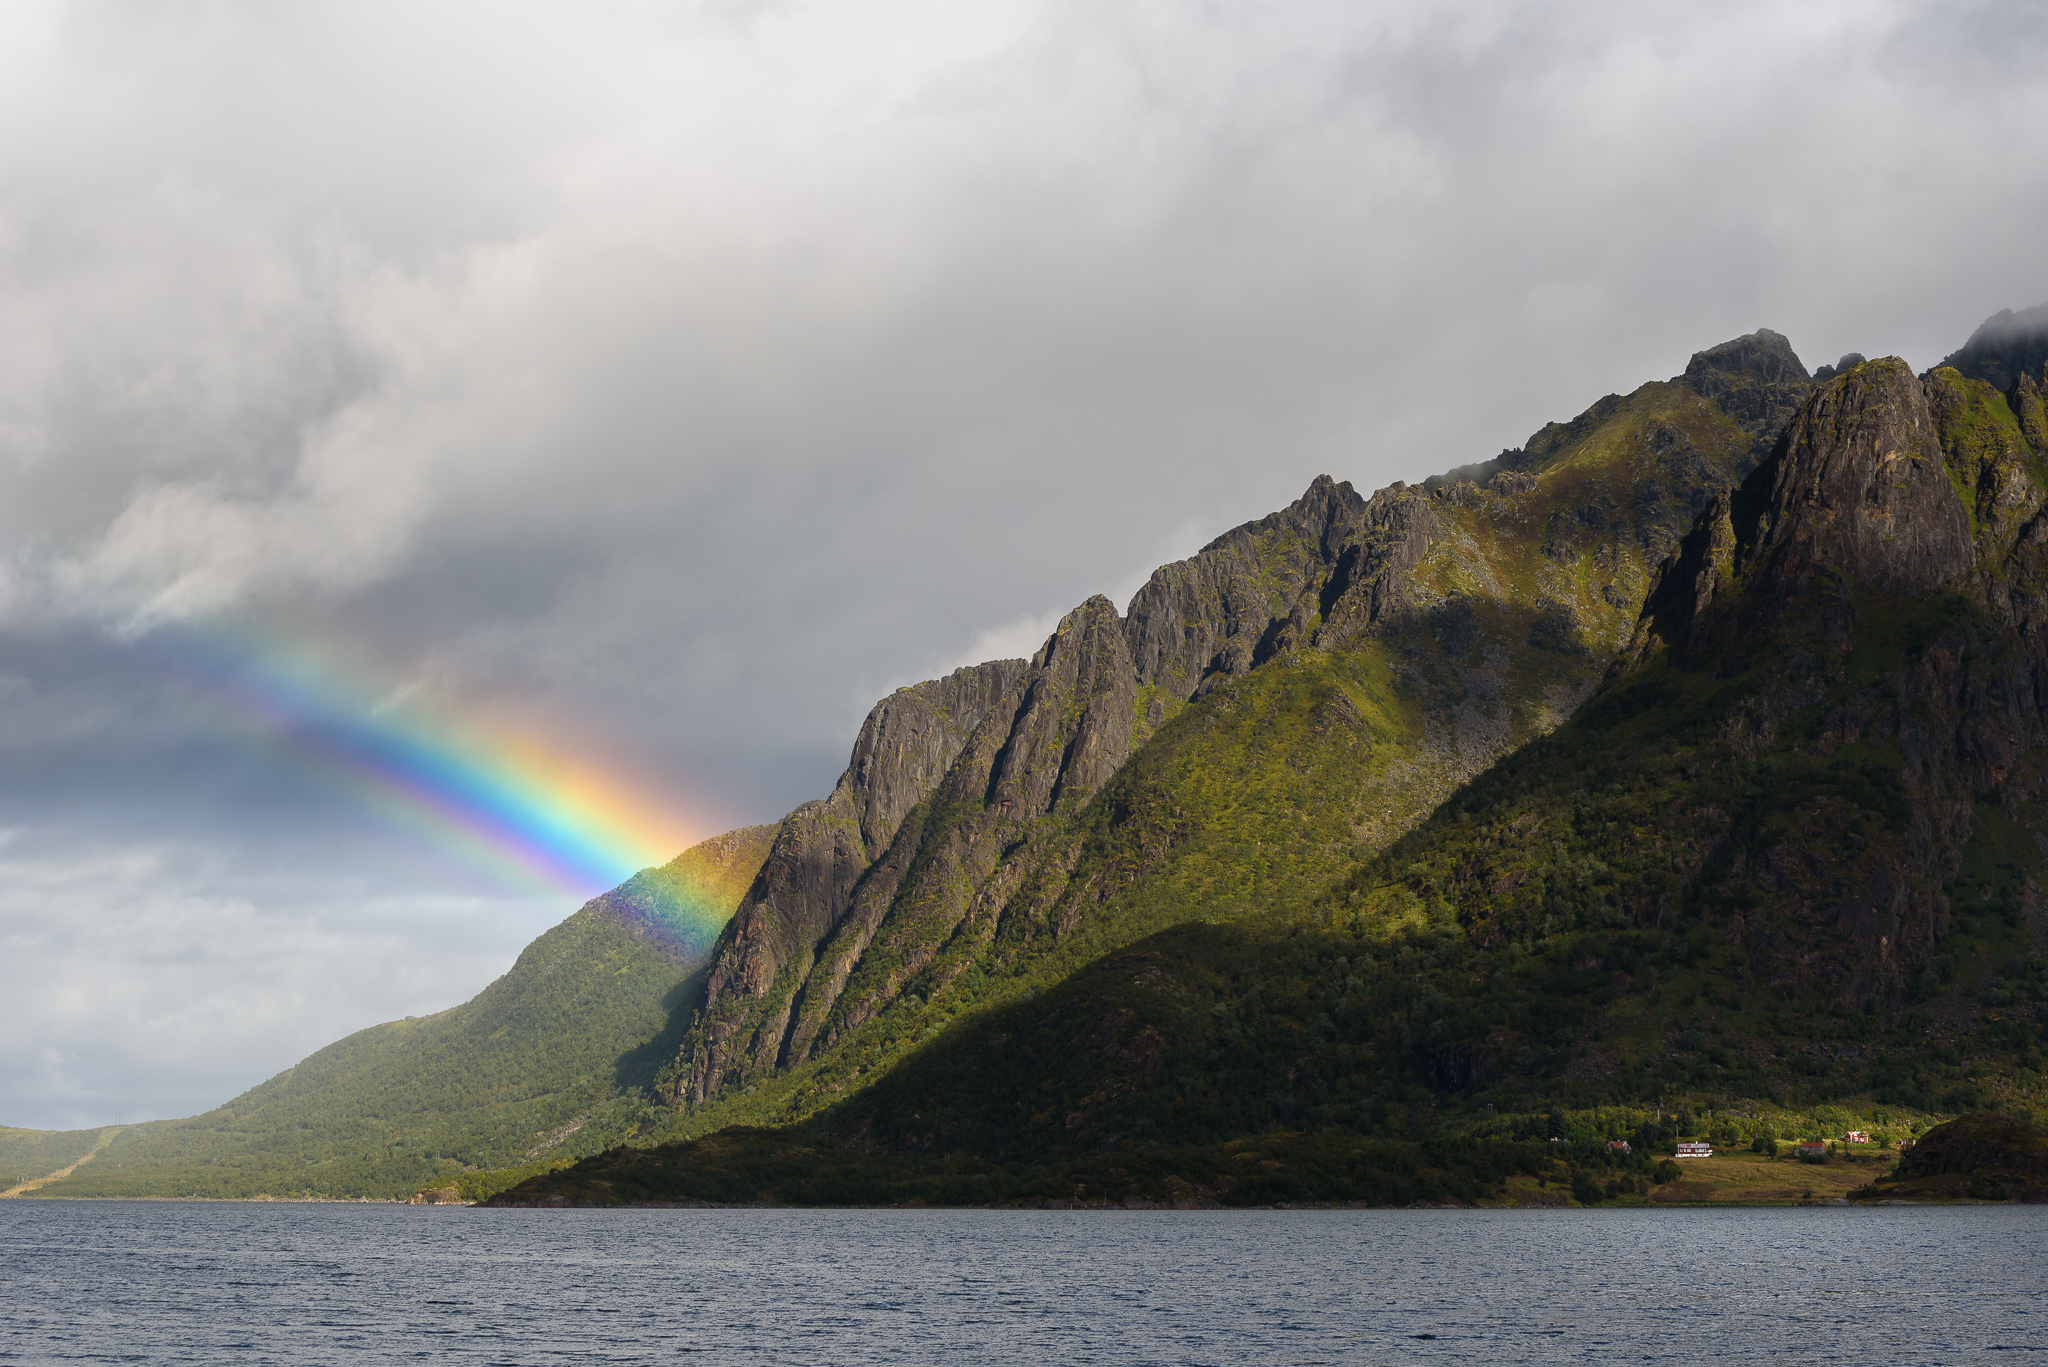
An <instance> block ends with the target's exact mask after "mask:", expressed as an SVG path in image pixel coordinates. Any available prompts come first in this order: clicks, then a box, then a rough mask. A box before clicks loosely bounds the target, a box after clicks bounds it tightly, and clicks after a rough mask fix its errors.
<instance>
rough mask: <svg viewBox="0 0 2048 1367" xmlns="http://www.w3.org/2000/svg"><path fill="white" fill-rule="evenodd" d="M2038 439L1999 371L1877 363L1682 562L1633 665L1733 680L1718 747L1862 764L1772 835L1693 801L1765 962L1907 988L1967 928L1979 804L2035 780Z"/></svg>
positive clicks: (1836, 765)
mask: <svg viewBox="0 0 2048 1367" xmlns="http://www.w3.org/2000/svg"><path fill="white" fill-rule="evenodd" d="M2043 455H2048V451H2042V450H2038V449H2035V448H2033V447H2031V446H2030V444H2029V443H2028V441H2027V440H2026V438H2025V436H2024V434H2023V432H2022V430H2021V427H2020V424H2019V422H2018V421H2017V419H2016V417H2015V415H2014V414H2013V413H2012V412H2011V410H2010V408H2009V406H2008V405H2007V403H2006V401H2005V399H2004V398H2003V396H2001V395H2000V394H1999V393H1998V392H1997V391H1996V390H1995V389H1993V388H1992V387H1991V386H1990V385H1989V384H1987V383H1985V382H1984V381H1981V380H1973V379H1969V378H1966V377H1965V376H1963V375H1961V374H1959V373H1958V372H1957V371H1955V370H1952V369H1947V368H1938V369H1936V370H1933V371H1930V372H1929V373H1928V374H1927V375H1925V376H1917V377H1916V376H1915V375H1914V374H1913V373H1912V372H1911V370H1910V369H1908V368H1907V366H1906V365H1905V364H1904V363H1903V362H1902V361H1899V360H1898V359H1896V358H1888V359H1883V360H1876V361H1869V362H1866V363H1864V364H1862V365H1859V366H1855V367H1853V368H1852V369H1851V370H1849V371H1847V372H1845V373H1843V374H1841V375H1839V376H1837V377H1836V378H1835V379H1833V380H1831V381H1829V382H1828V383H1827V384H1825V385H1824V386H1823V387H1822V388H1821V389H1820V390H1819V391H1818V392H1816V393H1815V394H1814V395H1813V397H1812V398H1811V399H1810V400H1809V401H1808V402H1807V404H1806V405H1805V407H1804V408H1802V409H1801V411H1800V413H1799V415H1798V417H1797V419H1796V420H1795V421H1794V422H1793V424H1792V425H1791V427H1790V428H1789V429H1788V431H1787V432H1786V434H1785V436H1784V438H1783V439H1782V440H1781V442H1780V444H1779V446H1778V448H1777V451H1776V453H1775V454H1774V455H1773V456H1772V458H1771V459H1770V460H1769V461H1768V462H1766V463H1765V465H1764V466H1762V467H1761V468H1759V469H1758V470H1757V472H1756V473H1755V474H1754V475H1752V476H1751V477H1750V478H1749V480H1748V481H1747V482H1746V483H1745V484H1744V485H1743V487H1742V488H1741V489H1740V490H1739V491H1738V492H1737V493H1736V494H1735V495H1734V497H1733V498H1732V499H1729V500H1726V501H1721V502H1717V503H1716V505H1715V506H1714V507H1713V508H1711V509H1710V510H1709V511H1708V513H1707V514H1706V515H1705V516H1703V517H1702V518H1701V520H1700V522H1699V524H1698V525H1697V526H1696V527H1695V528H1694V529H1693V530H1692V532H1690V533H1689V534H1688V536H1687V537H1686V539H1685V541H1684V543H1683V544H1682V545H1681V546H1680V547H1679V549H1678V550H1677V551H1675V552H1674V554H1673V555H1672V557H1671V559H1670V561H1669V562H1668V563H1667V565H1666V567H1665V571H1664V574H1663V576H1662V579H1661V581H1660V583H1659V585H1658V587H1657V589H1656V590H1655V592H1653V594H1652V595H1651V597H1650V600H1649V603H1648V605H1647V607H1646V610H1645V613H1644V616H1643V619H1642V622H1641V624H1640V626H1639V628H1638V631H1637V633H1636V637H1635V640H1634V641H1633V643H1632V645H1631V649H1630V651H1629V653H1628V657H1627V659H1628V662H1629V663H1628V666H1627V668H1625V669H1623V670H1621V671H1619V672H1618V674H1617V679H1618V680H1621V681H1623V682H1626V681H1627V680H1628V678H1629V676H1630V673H1631V672H1634V673H1636V674H1641V673H1642V672H1643V671H1645V670H1651V669H1654V668H1655V667H1657V666H1659V665H1663V666H1668V667H1671V668H1675V669H1678V670H1680V671H1682V672H1684V673H1688V674H1694V675H1698V676H1705V677H1708V678H1712V679H1715V680H1718V681H1721V682H1720V683H1717V684H1716V685H1715V687H1716V696H1717V697H1718V698H1719V699H1720V701H1719V702H1718V703H1717V704H1716V707H1715V710H1714V712H1713V713H1712V715H1713V716H1714V717H1715V720H1714V723H1713V724H1714V728H1715V745H1714V747H1713V751H1714V752H1715V753H1717V754H1721V755H1723V756H1724V757H1732V758H1738V759H1741V760H1743V761H1746V762H1750V763H1756V762H1764V763H1770V764H1793V765H1797V766H1800V767H1811V766H1815V765H1821V766H1832V769H1831V770H1830V771H1829V772H1831V773H1835V774H1837V775H1838V776H1839V775H1841V774H1846V772H1847V770H1848V769H1849V768H1855V769H1857V770H1858V771H1859V772H1860V773H1861V774H1862V775H1863V776H1864V780H1867V781H1861V780H1859V781H1857V782H1855V783H1853V784H1849V783H1847V781H1846V780H1845V779H1841V778H1840V777H1837V778H1835V779H1831V780H1829V782H1830V783H1832V784H1834V786H1835V792H1834V793H1833V795H1831V796H1821V795H1816V796H1814V797H1813V798H1812V800H1811V801H1809V802H1808V803H1807V804H1805V807H1804V809H1803V815H1802V819H1800V820H1797V821H1792V822H1789V823H1787V824H1785V825H1784V826H1783V827H1782V829H1780V830H1778V831H1776V832H1775V834H1774V835H1773V836H1772V837H1770V838H1767V839H1762V840H1758V839H1756V838H1755V833H1754V832H1750V833H1744V832H1742V831H1740V830H1738V829H1737V826H1738V824H1739V823H1738V822H1737V821H1736V820H1735V814H1734V813H1731V812H1729V811H1725V810H1720V811H1712V812H1705V811H1703V812H1702V813H1701V818H1702V819H1700V820H1697V821H1693V822H1689V823H1687V824H1688V827H1689V833H1688V843H1689V845H1690V848H1691V853H1690V855H1688V856H1686V857H1685V858H1684V859H1683V861H1682V862H1683V863H1684V864H1685V865H1686V867H1687V870H1688V871H1687V873H1686V875H1685V876H1686V878H1687V880H1688V881H1691V882H1698V881H1702V880H1703V881H1704V882H1705V883H1706V884H1707V885H1708V890H1707V892H1706V893H1705V894H1704V895H1705V896H1706V898H1707V900H1709V901H1710V902H1711V901H1714V900H1721V901H1724V902H1728V903H1730V904H1740V905H1742V906H1744V907H1745V908H1747V910H1745V911H1744V912H1743V913H1742V914H1740V915H1738V916H1737V917H1736V918H1735V923H1734V925H1733V926H1732V927H1731V928H1730V932H1729V933H1730V934H1731V936H1732V937H1733V938H1734V939H1735V941H1736V942H1737V943H1739V944H1741V945H1742V946H1743V947H1744V950H1745V953H1746V954H1747V956H1748V957H1749V960H1750V962H1751V963H1752V965H1753V966H1754V967H1753V970H1752V971H1761V972H1762V973H1763V974H1764V975H1765V976H1766V977H1767V979H1768V980H1769V981H1771V982H1773V983H1776V984H1778V985H1780V986H1781V987H1784V988H1786V989H1788V990H1790V989H1793V988H1796V987H1801V986H1805V987H1817V988H1820V989H1822V990H1824V991H1826V992H1827V993H1828V994H1830V995H1831V996H1833V997H1835V998H1836V999H1837V1000H1839V1001H1841V1002H1843V1003H1845V1004H1853V1005H1858V1006H1860V1005H1862V1004H1864V1003H1866V1002H1869V1001H1871V1000H1873V999H1876V1000H1879V1001H1882V1002H1885V1003H1889V1004H1893V1005H1896V1004H1897V1003H1899V1002H1900V1001H1901V1000H1903V998H1904V997H1905V995H1906V993H1907V991H1908V989H1909V987H1910V986H1911V984H1912V982H1913V980H1914V978H1915V976H1916V975H1917V974H1918V973H1919V971H1920V969H1921V967H1922V966H1923V965H1924V964H1925V963H1926V962H1927V961H1928V960H1929V958H1930V957H1931V956H1932V955H1933V954H1934V953H1935V949H1936V946H1937V945H1938V944H1939V943H1940V942H1941V940H1942V938H1943V936H1944V935H1945V933H1946V931H1947V929H1948V924H1949V913H1950V906H1949V898H1948V896H1947V895H1946V893H1945V892H1944V891H1943V888H1944V885H1945V884H1946V883H1947V882H1948V881H1949V880H1951V879H1952V878H1953V877H1954V875H1955V874H1956V871H1957V869H1958V867H1959V862H1960V858H1961V853H1962V851H1963V849H1964V847H1965V846H1966V845H1967V844H1968V843H1969V842H1970V841H1971V839H1972V838H1973V831H1974V828H1975V824H1976V823H1977V822H1979V821H1980V818H1981V814H1980V812H1979V807H1980V805H1981V804H1984V803H1986V802H1991V803H1994V804H1995V805H1996V806H1997V807H2000V808H2004V809H2007V810H2009V811H2013V812H2017V811H2018V810H2019V809H2021V808H2022V807H2025V806H2026V805H2028V804H2030V803H2032V802H2034V801H2036V800H2038V798H2039V796H2040V794H2041V788H2042V777H2043V774H2042V767H2043V763H2044V760H2048V727H2044V715H2048V711H2044V709H2048V637H2044V635H2043V633H2042V630H2041V611H2042V606H2043V603H2044V600H2043V597H2042V585H2043V577H2042V576H2043V572H2044V569H2048V560H2044V554H2048V518H2044V517H2043V515H2042V509H2043V505H2044V503H2048V497H2044V490H2043V486H2042V484H2041V483H2040V482H2039V476H2040V474H2041V473H2042V472H2043V470H2044V467H2043V464H2042V456H2043ZM1887 795H1889V796H1887ZM1678 800H1679V801H1681V802H1682V801H1683V800H1684V799H1682V798H1680V799H1678ZM1873 808H1882V809H1884V810H1886V811H1887V812H1888V816H1887V818H1886V819H1885V820H1883V821H1881V822H1877V823H1875V824H1873V822H1872V821H1871V820H1870V819H1868V818H1869V816H1870V812H1871V810H1872V809H1873ZM1859 809H1860V810H1859Z"/></svg>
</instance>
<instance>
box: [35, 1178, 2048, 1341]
mask: <svg viewBox="0 0 2048 1367" xmlns="http://www.w3.org/2000/svg"><path fill="white" fill-rule="evenodd" d="M2044 1242H2048V1208H2044V1207H1970V1208H1937V1209H1913V1208H1897V1207H1889V1208H1876V1209H1869V1208H1852V1209H1839V1208H1826V1209H1761V1210H1613V1211H1602V1210H1586V1211H1576V1210H1574V1211H1434V1210H1431V1211H1243V1212H1236V1211H1229V1212H1226V1211H1216V1212H1135V1211H1134V1212H1086V1211H1077V1212H1068V1211H1039V1212H1011V1211H915V1210H892V1211H877V1210H665V1211H651V1210H650V1211H573V1210H572V1211H519V1210H471V1209H466V1208H460V1207H456V1208H449V1207H408V1206H347V1205H271V1204H225V1203H222V1204H208V1203H170V1202H126V1201H120V1202H115V1201H108V1202H91V1203H86V1202H67V1201H9V1202H6V1203H4V1204H0V1306H4V1314H0V1362H4V1363H43V1362H112V1361H126V1362H136V1361H141V1362H151V1363H157V1362H163V1363H179V1362H193V1363H294V1364H299V1363H330V1362H331V1363H342V1362H347V1363H382V1362H417V1361H422V1360H429V1361H435V1362H449V1363H519V1364H526V1363H585V1362H603V1363H611V1362H622V1363H634V1362H665V1361H671V1360H675V1361H699V1362H704V1361H709V1362H719V1363H726V1362H731V1363H744V1364H755V1363H759V1364H783V1363H788V1364H797V1363H804V1364H811V1363H834V1364H837V1363H925V1362H948V1363H956V1362H967V1363H1006V1364H1007V1363H1020V1364H1021V1363H1032V1364H1039V1363H1117V1364H1123V1363H1380V1362H1400V1363H1431V1362H1444V1363H1454V1362H1455V1363H1480V1362H1484V1363H1563V1362H1574V1363H1577V1362H1585V1363H1592V1362H1599V1363H1606V1362H1687V1363H1689V1362H1745V1363H1753V1362H1758V1361H1779V1360H1787V1361H1791V1360H1796V1361H1800V1362H1803V1363H1809V1364H1811V1363H1834V1362H1841V1363H1851V1362H1857V1363H1861V1362H1884V1363H1887V1364H1909V1363H1951V1362H1981V1361H1999V1360H2002V1358H2003V1354H2005V1353H2007V1352H2017V1353H2019V1354H2021V1355H2022V1356H2024V1355H2026V1354H2027V1353H2029V1352H2041V1351H2048V1270H2044V1263H2043V1259H2042V1257H2041V1254H2042V1252H2043V1246H2044Z"/></svg>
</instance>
